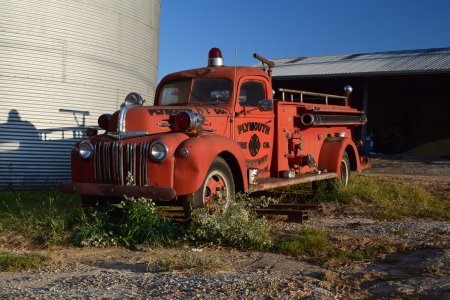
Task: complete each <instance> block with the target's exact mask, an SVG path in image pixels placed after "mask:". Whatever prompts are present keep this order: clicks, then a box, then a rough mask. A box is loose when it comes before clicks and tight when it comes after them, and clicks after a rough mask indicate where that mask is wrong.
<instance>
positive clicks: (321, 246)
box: [279, 228, 334, 259]
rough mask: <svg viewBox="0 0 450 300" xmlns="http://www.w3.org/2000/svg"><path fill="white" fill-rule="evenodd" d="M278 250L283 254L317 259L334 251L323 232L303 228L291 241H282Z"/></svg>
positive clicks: (326, 234) (325, 233) (327, 236)
mask: <svg viewBox="0 0 450 300" xmlns="http://www.w3.org/2000/svg"><path fill="white" fill-rule="evenodd" d="M279 250H280V252H281V253H284V254H289V255H293V256H309V257H312V258H315V259H317V258H320V257H326V256H329V255H330V254H331V253H332V252H333V250H334V249H333V247H332V244H331V242H330V238H329V235H328V233H327V232H326V231H325V230H323V229H318V228H305V229H302V230H300V231H299V232H298V233H297V234H296V235H295V237H294V238H293V239H290V240H286V241H283V242H282V243H281V244H280V246H279Z"/></svg>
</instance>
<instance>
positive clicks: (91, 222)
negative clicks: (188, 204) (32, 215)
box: [74, 197, 182, 247]
mask: <svg viewBox="0 0 450 300" xmlns="http://www.w3.org/2000/svg"><path fill="white" fill-rule="evenodd" d="M117 210H119V213H117ZM118 214H119V215H121V217H120V218H117V215H118ZM181 233H182V230H181V228H179V227H178V226H177V225H176V224H174V223H172V222H170V220H169V219H167V218H161V217H159V216H158V210H157V207H155V204H154V203H153V202H152V201H151V200H149V199H146V198H139V199H136V198H133V197H126V198H125V200H124V201H122V202H121V204H120V205H117V206H110V207H108V208H105V209H103V210H92V211H91V212H90V213H89V212H85V213H84V214H83V215H82V216H81V218H80V222H79V225H78V226H77V227H76V228H75V235H74V242H75V244H76V245H81V246H96V247H99V246H102V247H105V246H111V245H114V246H116V245H121V246H127V247H134V246H136V245H140V244H146V245H151V246H156V245H159V246H171V245H174V244H176V243H177V242H178V240H179V236H180V235H181Z"/></svg>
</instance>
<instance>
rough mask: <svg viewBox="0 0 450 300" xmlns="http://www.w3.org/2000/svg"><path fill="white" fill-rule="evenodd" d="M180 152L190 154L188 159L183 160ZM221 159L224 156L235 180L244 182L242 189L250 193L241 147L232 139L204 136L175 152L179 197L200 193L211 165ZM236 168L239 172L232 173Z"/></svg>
mask: <svg viewBox="0 0 450 300" xmlns="http://www.w3.org/2000/svg"><path fill="white" fill-rule="evenodd" d="M181 148H186V149H187V150H188V152H189V154H188V157H181V155H180V149H181ZM219 155H220V156H222V155H223V157H224V158H225V160H226V161H227V162H228V164H229V165H230V168H231V170H232V172H233V176H234V180H235V181H236V180H239V179H240V180H242V181H243V182H241V185H242V187H243V188H244V190H245V191H246V190H248V180H247V172H246V167H245V157H244V153H243V151H242V149H241V147H240V146H239V145H238V144H237V143H236V142H234V141H231V140H230V139H229V138H226V137H223V136H219V135H215V134H212V133H204V134H202V135H201V136H199V137H192V138H189V139H187V140H185V141H183V142H182V143H181V144H180V145H179V146H178V148H177V149H176V150H175V178H174V189H175V191H176V192H177V195H187V194H191V193H194V192H195V191H197V190H198V189H199V188H200V186H201V185H202V184H203V181H204V180H205V178H206V173H207V172H208V169H209V167H210V165H211V163H212V161H213V160H214V158H216V157H217V156H219ZM229 160H232V161H229ZM233 166H237V168H234V170H233ZM236 172H240V174H236Z"/></svg>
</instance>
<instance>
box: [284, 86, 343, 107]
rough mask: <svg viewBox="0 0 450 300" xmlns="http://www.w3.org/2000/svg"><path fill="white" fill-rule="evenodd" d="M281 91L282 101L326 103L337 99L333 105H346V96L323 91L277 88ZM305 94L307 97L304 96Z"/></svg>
mask: <svg viewBox="0 0 450 300" xmlns="http://www.w3.org/2000/svg"><path fill="white" fill-rule="evenodd" d="M278 91H279V92H281V99H282V100H283V101H290V102H301V103H303V102H319V103H320V102H321V101H323V102H325V104H326V105H328V104H330V103H329V102H330V100H337V103H334V102H335V101H333V105H336V104H337V105H344V106H348V97H347V96H337V95H332V94H323V93H314V92H308V91H303V90H291V89H278ZM305 96H307V97H305Z"/></svg>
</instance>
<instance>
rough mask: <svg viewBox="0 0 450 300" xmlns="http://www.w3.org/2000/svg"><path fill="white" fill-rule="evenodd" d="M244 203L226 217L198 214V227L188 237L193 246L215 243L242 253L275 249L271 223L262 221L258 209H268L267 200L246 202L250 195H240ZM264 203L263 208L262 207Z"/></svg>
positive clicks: (230, 207)
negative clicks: (242, 251)
mask: <svg viewBox="0 0 450 300" xmlns="http://www.w3.org/2000/svg"><path fill="white" fill-rule="evenodd" d="M238 198H240V200H241V201H237V202H231V203H229V205H228V207H227V209H226V211H225V212H223V213H222V214H210V213H208V212H206V211H204V210H202V211H199V212H197V214H196V216H195V217H194V220H195V221H194V226H193V227H192V228H191V229H190V231H189V232H188V234H187V240H188V241H189V242H191V243H213V244H216V245H225V246H232V247H238V248H241V249H255V250H266V249H269V248H270V247H271V246H272V240H271V238H270V235H269V233H270V223H269V222H268V221H266V220H265V219H263V218H258V216H257V215H256V213H255V212H254V208H256V207H260V205H267V204H268V203H269V202H270V201H271V200H270V199H269V198H264V199H263V200H262V201H260V202H259V203H255V202H251V201H250V202H245V201H242V200H243V199H245V198H249V197H248V195H239V196H238ZM261 202H262V204H261Z"/></svg>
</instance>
